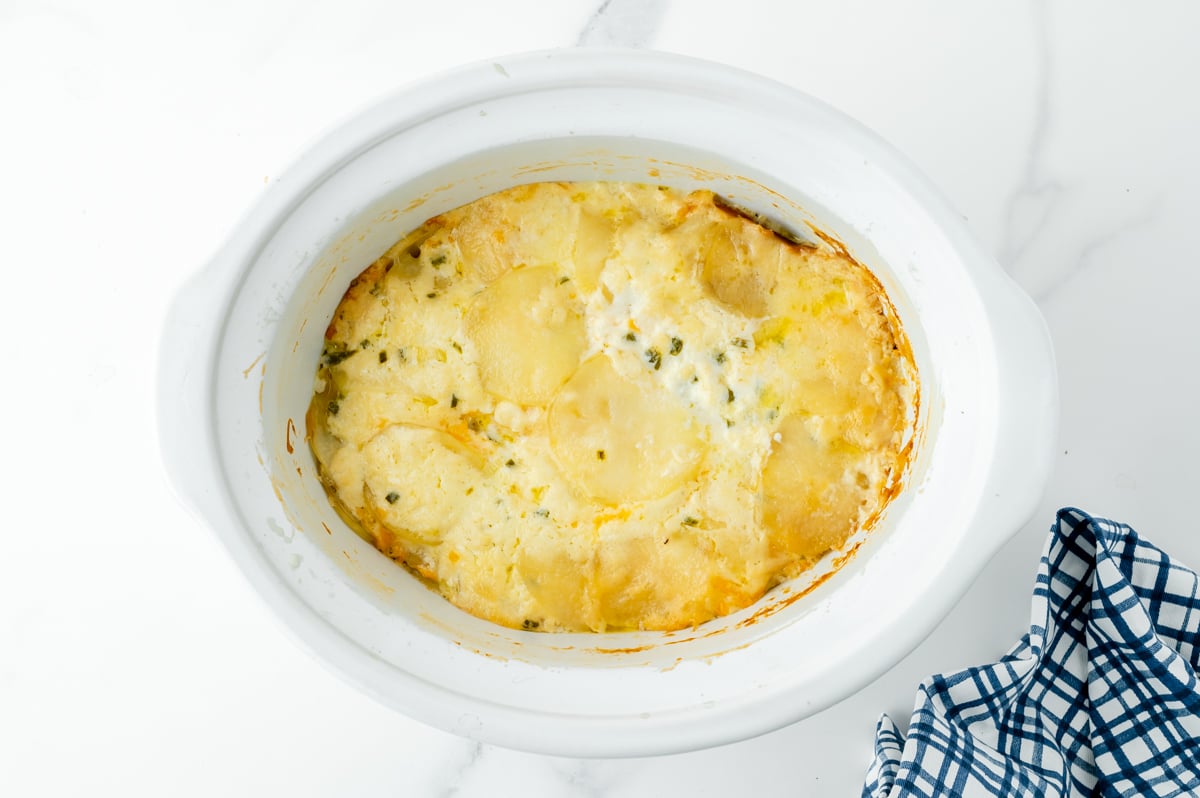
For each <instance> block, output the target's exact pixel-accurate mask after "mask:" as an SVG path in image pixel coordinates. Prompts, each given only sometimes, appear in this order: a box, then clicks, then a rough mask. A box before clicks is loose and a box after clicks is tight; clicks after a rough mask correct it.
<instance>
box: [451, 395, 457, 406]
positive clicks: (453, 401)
mask: <svg viewBox="0 0 1200 798" xmlns="http://www.w3.org/2000/svg"><path fill="white" fill-rule="evenodd" d="M450 407H458V397H457V396H455V395H454V394H450Z"/></svg>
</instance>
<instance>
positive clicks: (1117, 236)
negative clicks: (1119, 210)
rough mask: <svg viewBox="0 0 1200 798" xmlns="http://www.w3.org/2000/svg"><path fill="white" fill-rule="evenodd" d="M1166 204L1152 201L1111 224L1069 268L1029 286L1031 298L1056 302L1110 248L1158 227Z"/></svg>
mask: <svg viewBox="0 0 1200 798" xmlns="http://www.w3.org/2000/svg"><path fill="white" fill-rule="evenodd" d="M1164 201H1165V200H1164V198H1163V197H1161V196H1159V197H1155V198H1153V199H1151V200H1150V201H1149V202H1147V203H1146V204H1145V205H1144V206H1143V207H1142V208H1141V209H1140V210H1139V211H1137V212H1136V213H1134V214H1133V215H1131V216H1129V217H1128V218H1127V219H1125V220H1124V221H1122V222H1121V223H1120V224H1115V225H1110V226H1109V227H1108V228H1107V229H1106V230H1105V231H1104V232H1103V233H1100V234H1099V235H1096V236H1094V237H1092V238H1091V239H1090V240H1088V241H1086V242H1085V243H1084V244H1083V246H1082V247H1080V249H1079V254H1078V255H1077V256H1076V257H1075V258H1072V259H1071V260H1070V263H1071V267H1070V268H1069V269H1064V270H1062V271H1061V272H1060V273H1058V274H1056V275H1046V278H1045V279H1043V280H1041V281H1040V282H1039V283H1038V284H1036V285H1033V286H1029V290H1030V294H1031V296H1032V297H1033V298H1034V300H1036V301H1037V302H1038V303H1039V304H1042V305H1044V304H1045V302H1047V301H1049V300H1051V299H1053V298H1054V296H1055V294H1057V293H1058V291H1059V290H1060V289H1062V288H1063V287H1064V286H1065V285H1067V284H1068V283H1070V282H1071V281H1072V280H1074V279H1075V278H1077V277H1079V276H1081V275H1083V274H1084V273H1086V272H1087V271H1088V270H1089V269H1090V268H1091V267H1092V266H1093V265H1094V264H1095V263H1096V261H1097V260H1098V259H1099V258H1098V256H1099V255H1101V254H1102V253H1103V252H1104V250H1105V249H1106V248H1108V247H1109V246H1111V245H1113V244H1116V243H1118V242H1120V241H1122V240H1124V239H1125V238H1126V237H1127V236H1129V235H1132V234H1135V233H1139V232H1141V231H1142V230H1144V229H1145V228H1147V227H1149V226H1150V225H1152V224H1154V222H1155V221H1157V220H1158V219H1159V216H1160V214H1161V212H1162V208H1163V205H1164Z"/></svg>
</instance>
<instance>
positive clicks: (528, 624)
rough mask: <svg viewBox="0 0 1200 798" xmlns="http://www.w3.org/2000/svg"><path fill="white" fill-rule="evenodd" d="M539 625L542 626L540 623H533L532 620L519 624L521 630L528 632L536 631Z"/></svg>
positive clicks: (527, 619) (528, 619)
mask: <svg viewBox="0 0 1200 798" xmlns="http://www.w3.org/2000/svg"><path fill="white" fill-rule="evenodd" d="M541 625H542V623H541V621H535V620H533V619H532V618H526V619H525V620H524V621H522V622H521V628H522V629H528V630H533V629H537V628H538V627H540V626H541Z"/></svg>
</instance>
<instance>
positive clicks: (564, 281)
mask: <svg viewBox="0 0 1200 798" xmlns="http://www.w3.org/2000/svg"><path fill="white" fill-rule="evenodd" d="M569 282H571V278H570V277H560V278H558V284H559V285H562V284H563V283H569Z"/></svg>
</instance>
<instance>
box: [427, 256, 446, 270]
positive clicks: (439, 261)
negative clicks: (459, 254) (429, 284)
mask: <svg viewBox="0 0 1200 798" xmlns="http://www.w3.org/2000/svg"><path fill="white" fill-rule="evenodd" d="M445 262H446V256H445V255H437V256H435V257H434V258H433V260H431V261H429V265H430V266H435V267H436V266H441V265H442V264H443V263H445Z"/></svg>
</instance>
